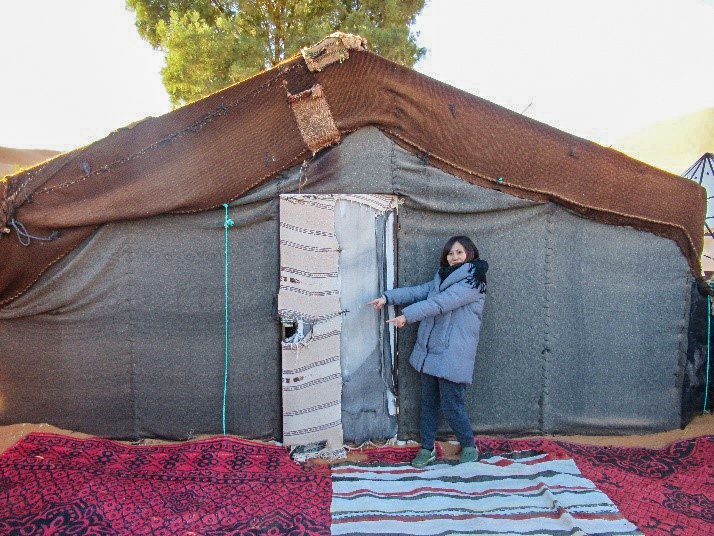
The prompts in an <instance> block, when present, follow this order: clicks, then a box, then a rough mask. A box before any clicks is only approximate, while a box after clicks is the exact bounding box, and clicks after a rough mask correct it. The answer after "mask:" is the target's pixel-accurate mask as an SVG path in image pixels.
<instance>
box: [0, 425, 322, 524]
mask: <svg viewBox="0 0 714 536" xmlns="http://www.w3.org/2000/svg"><path fill="white" fill-rule="evenodd" d="M330 486H331V483H330V469H329V467H327V466H317V465H316V466H305V465H298V464H296V463H295V462H293V461H292V460H291V459H290V458H289V456H288V454H287V453H286V451H285V449H284V448H281V447H276V446H271V445H265V444H261V443H257V442H251V441H244V440H241V439H236V438H230V437H224V438H216V439H208V440H204V441H196V442H191V443H183V444H169V445H154V446H131V445H123V444H121V443H117V442H114V441H108V440H101V439H84V440H80V439H74V438H69V437H64V436H57V435H50V434H30V435H29V436H27V437H25V438H24V439H22V440H21V441H19V442H18V443H17V444H16V445H15V446H13V447H12V448H10V449H9V450H8V451H6V452H5V453H4V454H3V455H2V456H0V494H2V495H3V496H4V498H3V500H2V501H0V534H18V535H30V534H32V535H35V534H81V535H84V536H89V535H95V534H96V535H100V534H101V535H109V534H122V535H124V534H125V535H141V534H152V535H167V536H168V535H172V536H173V535H177V534H179V535H184V536H188V535H192V534H193V535H199V534H200V535H216V536H217V535H233V534H235V535H238V534H241V535H243V534H247V535H253V534H255V535H257V534H329V533H330V496H331V489H330Z"/></svg>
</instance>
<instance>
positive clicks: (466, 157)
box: [0, 50, 706, 306]
mask: <svg viewBox="0 0 714 536" xmlns="http://www.w3.org/2000/svg"><path fill="white" fill-rule="evenodd" d="M317 85H319V86H320V88H321V89H320V94H321V95H322V96H323V97H324V99H325V103H324V104H325V105H326V106H327V108H328V109H329V112H330V115H331V117H332V120H333V122H334V124H335V127H336V130H337V132H339V134H340V135H342V136H344V135H346V134H348V133H350V132H354V131H356V130H358V129H360V128H363V127H366V126H370V125H372V126H376V127H378V128H379V129H381V130H382V131H383V132H384V133H386V134H388V135H389V136H391V137H393V138H394V139H396V140H398V141H399V143H400V144H401V145H403V146H404V147H406V148H408V149H409V151H411V152H413V153H416V154H419V155H420V156H421V158H422V159H424V160H425V161H426V162H429V163H431V164H432V165H434V166H437V167H440V168H442V169H444V170H447V171H449V172H451V173H452V174H454V175H457V176H460V177H462V178H463V179H465V180H466V181H469V182H471V183H473V184H477V185H480V186H482V187H485V188H489V189H494V190H498V191H503V192H507V193H510V194H512V195H515V196H518V197H520V198H522V199H529V200H536V201H546V200H549V201H553V202H555V203H557V204H559V205H560V206H564V207H567V208H568V209H570V210H572V211H575V212H578V213H579V214H581V215H583V216H586V217H588V218H590V219H593V220H595V221H600V222H605V223H613V224H618V225H629V226H632V227H634V228H637V229H640V230H645V231H648V232H651V233H654V234H657V235H659V236H663V237H666V238H670V239H672V240H674V241H675V242H676V243H677V244H678V246H679V248H680V249H681V251H682V253H683V255H684V257H685V258H686V259H687V261H688V265H689V268H690V271H691V273H692V275H693V276H694V277H695V278H700V277H701V270H700V266H699V255H700V252H701V249H702V232H701V230H702V228H703V221H704V212H705V206H706V193H705V191H704V189H703V188H701V187H700V186H699V185H697V184H694V183H693V182H692V181H688V180H686V179H684V178H681V177H677V176H675V175H670V174H668V173H665V172H663V171H660V170H657V169H654V168H652V167H649V166H647V165H645V164H643V163H640V162H637V161H635V160H632V159H630V158H629V157H626V156H624V155H623V154H620V153H618V152H616V151H614V150H611V149H607V148H603V147H601V146H599V145H596V144H594V143H591V142H589V141H586V140H583V139H580V138H577V137H575V136H572V135H569V134H566V133H563V132H561V131H558V130H556V129H554V128H552V127H549V126H547V125H544V124H542V123H538V122H536V121H533V120H531V119H528V118H526V117H524V116H521V115H519V114H516V113H514V112H511V111H509V110H506V109H504V108H501V107H499V106H497V105H494V104H492V103H490V102H487V101H485V100H482V99H480V98H478V97H475V96H473V95H470V94H467V93H464V92H462V91H459V90H457V89H455V88H452V87H450V86H448V85H446V84H443V83H441V82H438V81H436V80H433V79H431V78H429V77H426V76H424V75H421V74H419V73H416V72H415V71H412V70H410V69H407V68H404V67H401V66H399V65H397V64H395V63H392V62H390V61H388V60H386V59H384V58H381V57H379V56H377V55H375V54H373V53H370V52H366V51H359V50H354V51H351V52H350V54H349V59H347V61H344V62H341V63H334V64H332V65H329V66H327V67H325V68H324V70H322V71H320V72H314V73H313V72H310V70H309V69H308V68H307V66H306V64H305V61H304V59H303V58H302V57H296V58H292V59H290V60H288V61H286V62H285V63H283V64H281V65H278V66H276V67H275V68H273V69H271V70H269V71H266V72H263V73H261V74H259V75H257V76H255V77H253V78H250V79H248V80H245V81H243V82H241V83H239V84H236V85H234V86H231V87H228V88H226V89H224V90H222V91H219V92H217V93H215V94H213V95H210V96H208V97H206V98H204V99H201V100H199V101H196V102H194V103H192V104H189V105H187V106H185V107H183V108H180V109H177V110H175V111H173V112H171V113H168V114H166V115H164V116H161V117H158V118H151V119H147V120H145V121H142V122H140V123H139V124H137V125H134V126H132V127H129V128H125V129H121V130H119V131H117V132H115V133H113V134H111V135H110V136H108V137H107V138H105V139H103V140H100V141H98V142H96V143H94V144H92V145H90V146H88V147H85V148H81V149H78V150H76V151H73V152H71V153H67V154H64V155H60V156H58V157H57V158H55V159H53V160H50V161H49V162H47V163H44V164H42V165H40V166H38V167H35V168H33V169H30V170H27V171H23V172H21V173H19V174H17V175H14V176H12V177H9V179H8V180H7V181H5V182H4V183H3V184H2V194H0V230H1V229H7V230H8V231H9V234H7V235H6V234H2V235H0V236H2V238H0V257H1V258H2V259H3V261H4V262H3V264H2V266H0V306H3V305H6V304H7V303H10V302H11V301H12V300H14V299H16V298H17V297H19V296H20V295H22V294H23V293H24V292H26V291H27V290H28V289H29V288H30V287H31V286H32V285H33V284H34V283H35V282H37V280H38V279H39V277H40V275H41V274H42V273H43V272H45V271H47V269H48V268H49V267H50V266H52V265H53V264H55V263H57V262H58V261H59V260H60V259H62V258H63V257H64V256H66V255H67V254H68V252H69V251H71V250H72V249H73V248H75V247H77V246H78V245H79V244H80V243H81V242H82V241H83V240H84V239H86V238H87V237H89V236H90V234H91V233H92V232H93V231H94V230H95V229H96V226H97V225H100V224H103V223H107V222H116V221H122V220H132V219H140V218H146V217H150V216H156V215H160V214H165V213H174V214H186V213H193V212H198V211H205V210H210V209H212V208H216V207H219V206H220V205H221V204H222V203H225V202H226V201H228V200H233V199H236V198H238V197H240V196H241V195H243V194H245V193H246V192H248V191H249V190H250V189H252V188H254V187H256V186H258V185H260V184H263V183H265V182H266V181H268V180H270V179H271V178H274V177H275V176H276V174H278V173H279V172H281V171H285V170H287V169H289V168H291V167H293V166H295V165H296V164H297V163H299V162H302V161H304V160H305V159H307V158H309V157H310V156H311V154H312V152H313V150H314V149H316V147H313V148H312V150H311V149H310V148H309V147H308V146H307V145H306V143H305V141H304V139H303V135H302V134H301V130H300V125H299V123H298V119H297V118H296V114H295V113H294V111H293V108H292V107H291V105H290V102H289V101H290V99H289V95H298V94H300V93H302V92H304V91H310V90H313V88H316V86H317ZM313 91H314V90H313ZM323 112H325V109H323ZM321 117H325V114H322V116H321ZM333 134H334V132H333ZM325 139H326V140H331V139H334V138H330V137H329V136H328V137H327V138H325ZM18 222H19V223H20V224H22V225H24V227H25V228H26V229H27V230H28V231H29V232H30V233H31V234H32V235H34V236H39V237H49V236H50V235H51V234H52V233H53V232H54V231H59V232H60V236H59V238H57V239H56V240H53V241H33V242H32V244H31V245H30V246H29V247H25V246H23V245H21V244H20V243H19V242H18V240H17V239H16V238H17V237H16V236H15V235H16V228H15V226H16V224H17V223H18Z"/></svg>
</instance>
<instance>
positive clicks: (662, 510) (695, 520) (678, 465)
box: [478, 436, 714, 536]
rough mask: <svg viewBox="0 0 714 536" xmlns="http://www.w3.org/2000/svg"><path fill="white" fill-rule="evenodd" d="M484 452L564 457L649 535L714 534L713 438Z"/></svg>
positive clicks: (485, 444) (536, 444) (505, 446)
mask: <svg viewBox="0 0 714 536" xmlns="http://www.w3.org/2000/svg"><path fill="white" fill-rule="evenodd" d="M478 444H479V448H480V449H481V450H482V451H484V452H493V453H494V454H504V453H508V452H512V451H514V450H529V449H533V450H538V451H541V452H550V453H561V454H562V453H565V454H566V455H568V456H570V457H571V458H572V459H573V460H575V463H576V464H577V466H578V468H579V469H580V472H581V473H582V474H583V476H585V477H586V478H588V479H590V480H592V482H593V483H595V485H596V486H597V487H598V488H599V489H600V490H601V491H602V492H604V493H605V494H606V495H607V496H608V497H610V499H611V500H612V501H613V502H614V503H615V505H617V507H618V508H619V509H620V511H621V512H622V514H623V515H624V516H625V517H626V518H627V519H629V520H630V521H632V522H633V523H635V524H636V525H637V526H638V527H639V528H640V530H642V532H644V533H645V534H646V535H650V534H651V535H660V534H671V535H679V536H685V535H701V536H705V535H712V534H714V436H705V437H699V438H696V439H689V440H685V441H678V442H676V443H672V444H671V445H669V446H668V447H666V448H663V449H645V448H631V447H628V448H625V447H598V446H590V445H577V444H574V443H565V442H561V441H558V442H555V441H547V440H515V441H509V440H504V439H490V438H486V439H479V440H478Z"/></svg>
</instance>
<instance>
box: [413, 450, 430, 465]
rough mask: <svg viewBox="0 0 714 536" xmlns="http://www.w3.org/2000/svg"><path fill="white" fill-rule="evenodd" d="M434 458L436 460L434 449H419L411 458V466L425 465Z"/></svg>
mask: <svg viewBox="0 0 714 536" xmlns="http://www.w3.org/2000/svg"><path fill="white" fill-rule="evenodd" d="M434 460H436V449H434V450H427V449H419V452H418V453H417V455H416V458H414V459H413V460H412V467H426V466H427V465H429V464H430V463H431V462H433V461H434Z"/></svg>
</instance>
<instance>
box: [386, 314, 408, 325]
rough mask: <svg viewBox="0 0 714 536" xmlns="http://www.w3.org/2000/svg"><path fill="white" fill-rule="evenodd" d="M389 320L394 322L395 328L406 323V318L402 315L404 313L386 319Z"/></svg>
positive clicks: (388, 321)
mask: <svg viewBox="0 0 714 536" xmlns="http://www.w3.org/2000/svg"><path fill="white" fill-rule="evenodd" d="M390 322H391V323H392V324H394V327H397V328H403V327H404V326H406V325H407V319H406V318H405V317H404V315H399V316H398V317H396V318H390V319H389V320H387V323H390Z"/></svg>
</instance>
